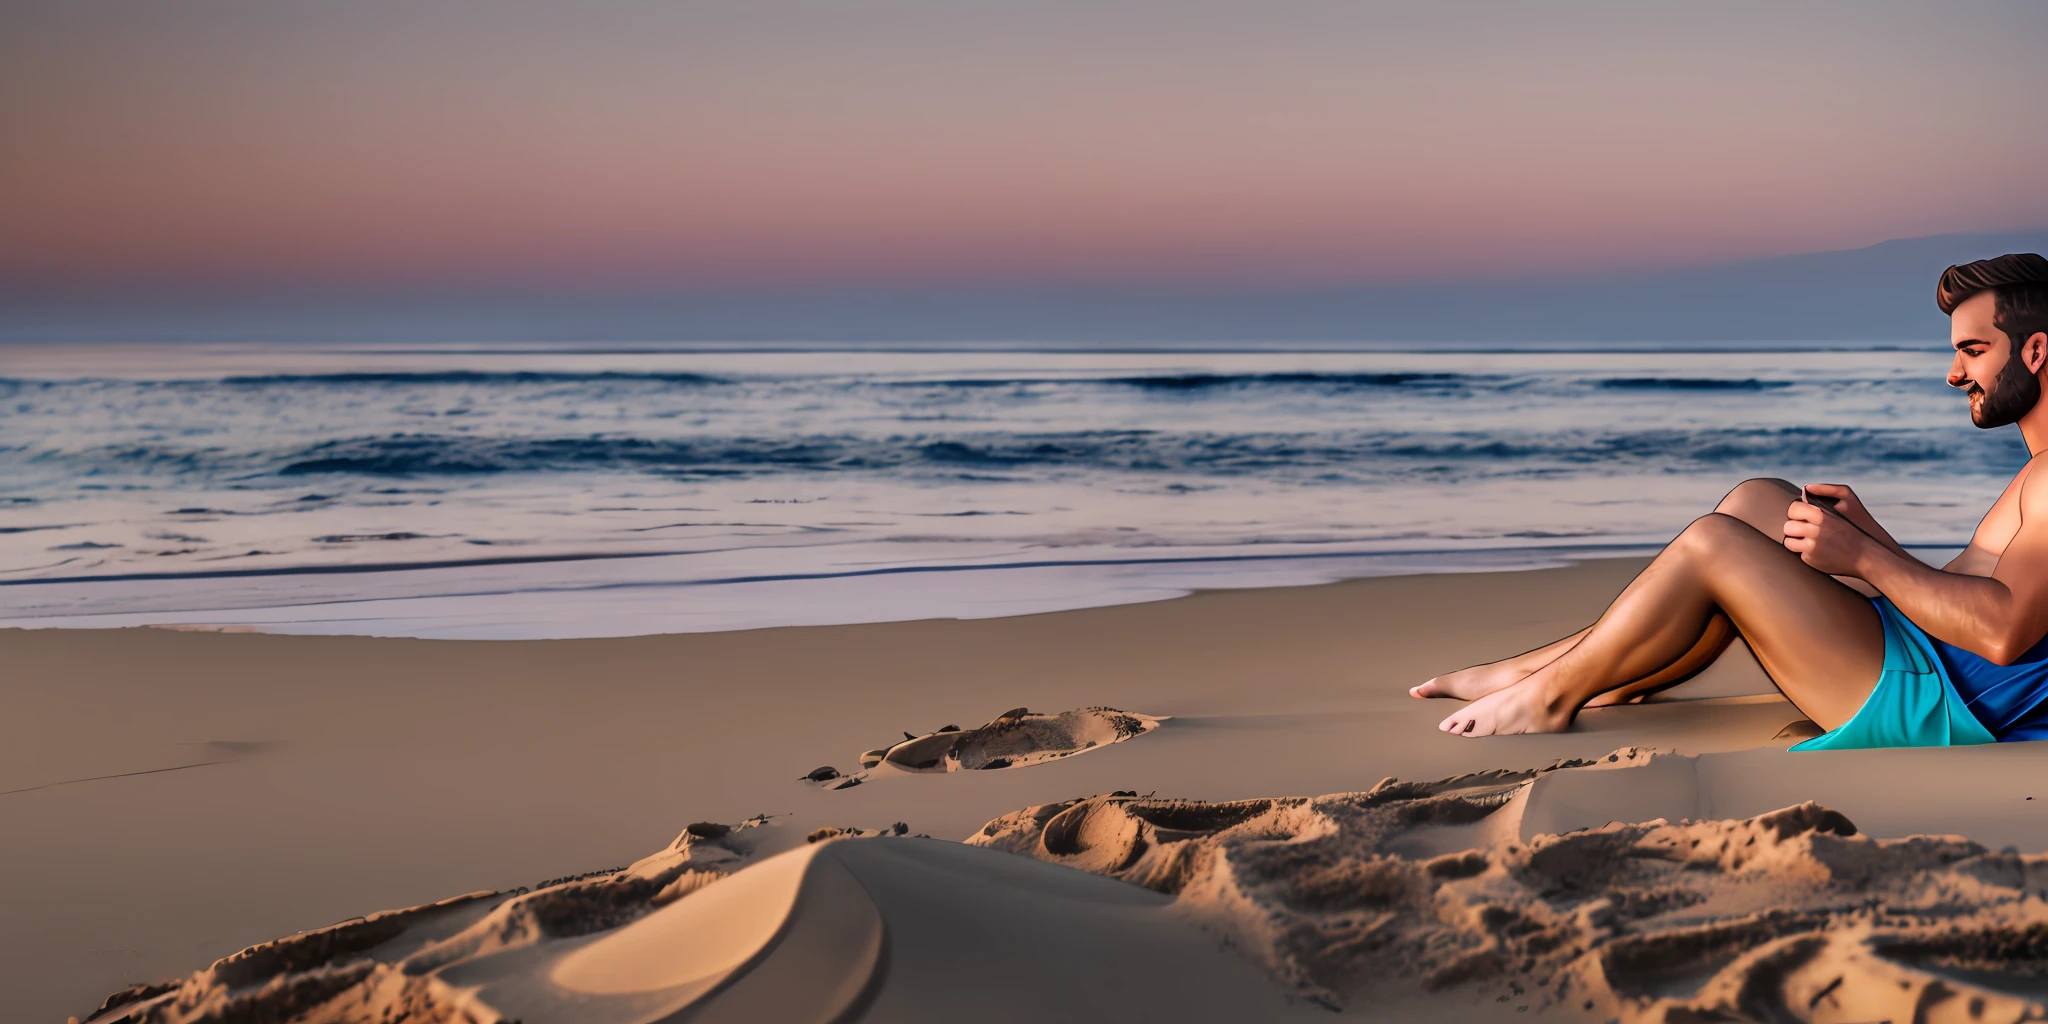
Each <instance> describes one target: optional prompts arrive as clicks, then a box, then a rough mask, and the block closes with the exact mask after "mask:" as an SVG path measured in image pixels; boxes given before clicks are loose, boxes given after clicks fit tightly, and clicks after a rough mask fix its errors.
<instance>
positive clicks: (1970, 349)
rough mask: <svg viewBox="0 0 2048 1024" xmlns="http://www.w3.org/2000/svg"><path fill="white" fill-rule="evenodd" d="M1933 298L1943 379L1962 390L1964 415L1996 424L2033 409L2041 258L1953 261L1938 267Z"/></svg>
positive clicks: (2040, 360)
mask: <svg viewBox="0 0 2048 1024" xmlns="http://www.w3.org/2000/svg"><path fill="white" fill-rule="evenodd" d="M1934 301H1935V303H1936V304H1937V305H1939V306H1940V307H1941V311H1942V312H1944V313H1947V314H1948V315H1949V340H1950V341H1951V342H1953V343H1954V345H1955V350H1956V355H1955V360H1954V361H1953V362H1951V363H1950V364H1949V369H1948V382H1949V384H1950V385H1952V386H1954V387H1959V388H1963V389H1964V390H1966V391H1968V392H1969V393H1970V421H1971V422H1973V423H1975V424H1977V425H1978V426H1980V427H2002V426H2005V425H2006V424H2008V423H2016V422H2018V421H2019V419H2020V417H2022V416H2025V415H2026V414H2027V413H2029V412H2031V411H2033V408H2034V406H2035V405H2036V404H2037V403H2039V402H2040V400H2041V370H2042V368H2043V367H2044V366H2048V259H2043V258H2041V257H2040V256H2038V255H2036V254H2034V253H2030V252H2029V253H2013V254H2011V255H2008V256H2000V257H1998V258H1996V259H1988V260H1978V261H1977V262H1975V263H1962V264H1958V265H1956V266H1953V267H1950V268H1948V269H1947V270H1945V271H1943V272H1942V274H1941V282H1940V283H1939V284H1938V285H1936V286H1935V292H1934Z"/></svg>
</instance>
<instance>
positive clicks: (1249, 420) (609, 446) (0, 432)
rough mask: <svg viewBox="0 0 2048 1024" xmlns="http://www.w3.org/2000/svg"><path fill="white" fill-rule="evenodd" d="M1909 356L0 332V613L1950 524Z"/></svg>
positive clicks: (806, 591)
mask: <svg viewBox="0 0 2048 1024" xmlns="http://www.w3.org/2000/svg"><path fill="white" fill-rule="evenodd" d="M1947 361H1948V356H1947V353H1946V352H1945V351H1944V347H1942V346H1939V345H1936V344H1933V343H1930V344H1929V345H1928V346H1927V347H1926V348H1924V349H1919V350H1905V349H1886V350H1857V349H1831V350H1808V349H1801V348H1798V347H1784V348H1772V349H1766V350H1753V351H1725V350H1722V351H1712V350H1702V351H1682V352H1673V351H1570V350H1555V349H1553V350H1545V351H1452V350H1448V349H1446V348H1443V347H1436V346H1417V347H1416V348H1415V349H1414V350H1411V351H1371V352H1342V351H1319V352H1273V351H1198V352H1170V351H1143V352H1108V353H1105V352H1077V351H1002V350H991V349H980V350H974V351H887V350H867V351H846V350H811V351H798V350H789V351H718V350H709V349H705V350H689V351H652V350H649V351H630V350H619V349H613V350H608V351H589V350H580V351H579V350H547V349H543V348H522V349H495V350H493V349H481V348H471V349H451V348H439V349H426V348H421V349H410V350H407V349H393V348H385V349H377V350H351V349H335V348H319V347H313V346H306V345H290V346H283V345H280V346H262V345H238V346H194V345H186V346H155V347H149V346H68V347H67V346H23V345H14V346H6V347H4V348H0V626H127V625H138V624H186V625H192V626H206V627H241V626H250V627H254V628H258V629H261V630H265V631H276V632H292V633H357V634H369V635H386V636H418V637H446V638H530V637H578V636H616V635H631V634H646V633H667V632H685V631H701V630H720V629H738V628H756V627H768V626H783V625H798V624H817V623H844V622H865V621H878V620H895V619H910V618H926V617H980V616H992V615H1007V614H1019V613H1027V612H1044V611H1053V610H1058V609H1065V608H1077V607H1085V606H1092V605H1102V604H1112V603H1119V602H1127V601H1139V600H1152V599H1158V598H1162V597H1169V596H1174V595H1178V594H1183V593H1187V592H1189V591H1192V590H1198V589H1205V588H1219V587H1245V586H1268V585H1284V584H1301V583H1312V582H1320V581H1327V580H1335V579H1343V578H1349V577H1358V576H1370V575H1384V574H1391V573H1411V572H1450V571H1474V570H1483V569H1503V568H1530V567H1537V566H1544V565H1555V564H1560V563H1563V562H1568V561H1571V560H1573V559H1580V558H1587V557H1597V556H1601V555H1620V554H1632V553H1641V552H1647V551H1651V550H1654V548H1655V546H1656V545H1659V544H1661V543H1663V542H1664V541H1666V540H1668V539H1669V538H1670V537H1671V536H1672V535H1673V534H1674V533H1676V532H1677V531H1678V530H1679V529H1681V528H1683V527H1684V525H1685V524H1686V523H1687V522H1688V521H1690V520H1691V519H1692V518H1693V517H1695V516H1697V515H1699V514H1701V513H1703V512H1705V511H1707V510H1708V509H1710V508H1711V507H1712V505H1713V503H1714V502H1715V501H1716V500H1717V499H1718V498H1719V497H1720V495H1721V494H1722V493H1724V492H1725V491H1726V490H1727V489H1728V487H1729V486H1731V485H1732V484H1734V483H1735V482H1736V481H1739V480H1741V479H1743V478H1745V477H1750V476H1759V475H1772V476H1783V477H1787V478H1790V479H1792V480H1794V481H1795V482H1807V481H1833V482H1846V483H1850V484H1853V485H1855V486H1856V487H1857V489H1858V491H1859V493H1861V494H1862V495H1863V496H1864V498H1865V500H1866V502H1867V503H1869V504H1870V505H1871V506H1872V507H1873V508H1874V509H1875V510H1876V511H1877V513H1878V515H1879V516H1880V517H1881V519H1883V521H1884V522H1885V523H1886V524H1887V526H1888V527H1889V528H1890V529H1891V530H1892V532H1893V533H1894V534H1895V535H1897V536H1898V537H1899V538H1900V539H1901V540H1904V541H1907V542H1909V543H1912V544H1916V545H1923V546H1928V547H1954V546H1957V545H1959V544H1961V543H1962V542H1963V540H1964V539H1966V538H1967V537H1968V535H1969V532H1970V530H1971V528H1972V527H1973V526H1974V525H1975V522H1976V518H1977V517H1978V516H1979V515H1980V514H1981V513H1982V511H1983V509H1984V508H1985V507H1986V506H1987V505H1988V504H1989V503H1990V502H1991V500H1992V499H1993V498H1995V497H1996V496H1997V494H1998V492H1999V490H2000V489H2001V488H2002V487H2003V486H2004V484H2005V482H2006V480H2007V479H2008V478H2009V477H2010V476H2011V474H2012V473H2013V472H2014V471H2016V470H2017V469H2018V468H2019V467H2020V466H2021V465H2022V464H2023V463H2024V462H2025V459H2026V450H2025V448H2024V446H2023V445H2022V443H2021V441H2020V438H2019V434H2018V432H2017V431H2016V430H2015V429H2010V428H2008V429H2006V430H2002V431H1997V432H1985V431H1981V430H1978V429H1976V428H1974V427H1973V426H1971V424H1970V422H1969V419H1968V415H1967V411H1966V407H1965V405H1964V402H1963V400H1962V398H1961V396H1960V395H1959V394H1957V393H1956V392H1954V391H1953V390H1952V389H1950V388H1948V387H1947V386H1946V385H1945V383H1944V382H1943V380H1942V375H1943V374H1944V373H1945V371H1946V366H1947Z"/></svg>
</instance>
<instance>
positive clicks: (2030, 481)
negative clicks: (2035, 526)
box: [1991, 452, 2048, 522]
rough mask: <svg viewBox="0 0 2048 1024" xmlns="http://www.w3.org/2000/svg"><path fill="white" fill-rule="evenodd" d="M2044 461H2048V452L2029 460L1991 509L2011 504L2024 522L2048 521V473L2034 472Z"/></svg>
mask: <svg viewBox="0 0 2048 1024" xmlns="http://www.w3.org/2000/svg"><path fill="white" fill-rule="evenodd" d="M2044 461H2048V452H2044V453H2042V454H2040V455H2036V456H2034V457H2033V458H2031V459H2028V460H2027V464H2026V465H2024V466H2021V467H2020V471H2019V473H2018V475H2016V476H2014V477H2013V478H2012V483H2010V484H2007V485H2006V488H2005V493H2004V494H2001V495H1999V496H1998V501H1997V502H1995V503H1994V504H1993V505H1992V506H1991V507H1992V508H1994V509H1996V508H1997V507H1998V506H2000V505H2007V504H2010V505H2011V506H2013V511H2014V512H2016V513H2017V514H2018V515H2019V517H2020V519H2021V520H2023V521H2024V520H2034V521H2036V522H2038V521H2040V520H2043V519H2048V472H2042V473H2036V472H2034V467H2036V466H2039V465H2041V463H2042V462H2044Z"/></svg>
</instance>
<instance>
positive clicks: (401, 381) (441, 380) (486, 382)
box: [191, 370, 726, 387]
mask: <svg viewBox="0 0 2048 1024" xmlns="http://www.w3.org/2000/svg"><path fill="white" fill-rule="evenodd" d="M629 381H647V382H651V383H657V384H723V383H726V381H725V379H724V378H720V377H711V376H707V375H705V374H701V373H632V372H621V371H609V370H607V371H599V372H593V373H571V372H558V371H551V370H517V371H505V372H494V371H484V370H440V371H422V372H416V373H400V372H391V373H382V372H351V373H268V374H253V375H247V376H235V377H221V378H218V382H219V383H221V384H226V385H230V386H234V387H288V386H314V387H317V386H322V385H333V386H341V385H346V386H357V385H365V384H371V385H397V386H432V385H444V384H464V385H474V386H490V385H521V384H609V383H621V382H629ZM191 383H212V381H197V382H191Z"/></svg>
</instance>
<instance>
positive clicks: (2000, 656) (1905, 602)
mask: <svg viewBox="0 0 2048 1024" xmlns="http://www.w3.org/2000/svg"><path fill="white" fill-rule="evenodd" d="M2034 476H2035V474H2032V473H2029V474H2028V475H2027V479H2026V480H2024V481H2022V482H2021V484H2020V493H2019V515H2020V524H2019V529H2018V530H2017V532H2015V533H2014V534H2013V537H2012V540H2011V542H2009V543H2008V544H2007V545H2006V547H2005V550H2004V552H2003V553H2001V554H1999V555H1998V556H1996V568H1994V569H1993V570H1992V571H1991V572H1990V574H1989V575H1987V576H1979V575H1966V574H1965V573H1964V572H1958V571H1942V570H1938V569H1933V568H1930V567H1928V566H1926V565H1924V564H1922V563H1920V562H1919V561H1917V560H1914V559H1911V558H1908V557H1905V556H1903V555H1902V554H1900V553H1899V552H1897V551H1895V550H1892V549H1891V548H1888V547H1886V546H1884V545H1882V544H1880V543H1878V542H1876V541H1874V540H1871V539H1869V538H1866V539H1865V540H1864V541H1863V542H1862V543H1861V544H1858V543H1856V542H1855V541H1853V540H1852V539H1850V538H1848V537H1841V538H1839V540H1840V541H1841V543H1838V544H1835V545H1832V546H1830V545H1829V544H1828V543H1827V538H1825V537H1819V538H1816V541H1817V543H1815V544H1814V547H1815V548H1816V549H1818V550H1819V552H1820V556H1821V559H1822V560H1823V561H1828V562H1830V564H1842V565H1843V567H1844V568H1846V570H1847V571H1846V572H1843V573H1841V575H1848V576H1855V577H1857V578H1859V579H1862V580H1864V581H1865V582H1867V583H1869V584H1870V585H1871V586H1873V587H1876V588H1877V589H1878V591H1879V592H1881V593H1883V594H1884V596H1885V597H1887V598H1890V599H1891V602H1892V603H1893V604H1894V605H1897V606H1898V609H1899V610H1900V611H1902V612H1904V613H1906V617H1907V618H1909V619H1912V620H1913V622H1914V624H1915V625H1918V626H1919V627H1920V628H1921V629H1924V630H1926V631H1927V632H1928V634H1930V635H1932V636H1934V637H1936V638H1938V639H1941V640H1946V641H1948V642H1949V643H1951V644H1954V645H1956V646H1957V647H1960V648H1962V649H1964V650H1966V651H1969V652H1971V653H1973V654H1978V655H1981V656H1983V657H1984V658H1986V659H1988V660H1990V661H1993V662H1996V663H1998V664H2001V665H2008V664H2011V663H2012V662H2013V661H2014V660H2015V659H2017V658H2018V657H2019V656H2020V655H2022V654H2025V653H2026V652H2027V650H2028V649H2029V648H2031V647H2033V646H2034V644H2036V643H2038V642H2039V641H2040V640H2041V638H2042V636H2043V635H2044V634H2048V480H2040V481H2036V480H2035V479H2034ZM1787 525H1788V527H1789V526H1790V525H1791V524H1790V523H1788V524H1787ZM1828 525H1833V524H1812V523H1809V524H1808V527H1809V528H1810V530H1811V532H1814V533H1820V534H1824V533H1826V532H1827V526H1828ZM1801 532H1802V533H1806V532H1808V531H1806V530H1802V531H1801ZM1834 532H1836V533H1838V534H1839V533H1847V532H1848V531H1845V530H1840V529H1839V528H1838V529H1837V530H1836V531H1834ZM1786 546H1787V547H1792V546H1793V543H1792V539H1791V538H1790V536H1789V535H1788V537H1787V539H1786ZM1794 550H1798V549H1797V548H1794ZM1973 553H1974V555H1973ZM1844 556H1846V557H1844ZM1801 557H1802V558H1806V557H1807V555H1806V554H1805V553H1802V555H1801ZM1990 557H1991V555H1990V552H1989V551H1984V550H1979V549H1978V548H1977V546H1976V545H1975V544H1974V542H1973V544H1972V547H1971V548H1970V549H1967V550H1965V552H1964V553H1963V555H1962V556H1960V557H1958V558H1957V559H1956V560H1955V561H1954V562H1951V563H1949V564H1950V566H1951V567H1952V568H1954V567H1961V568H1981V566H1980V565H1978V564H1976V563H1980V562H1982V561H1984V560H1986V559H1988V558H1990ZM1837 558H1842V559H1843V560H1842V561H1841V562H1840V563H1837V562H1836V559H1837ZM1807 561H1808V564H1815V563H1814V560H1813V559H1812V558H1807ZM1964 563H1970V564H1969V565H1967V566H1964ZM1815 567H1816V568H1822V569H1823V571H1830V570H1827V569H1825V568H1824V567H1822V566H1820V565H1817V564H1816V565H1815Z"/></svg>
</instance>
